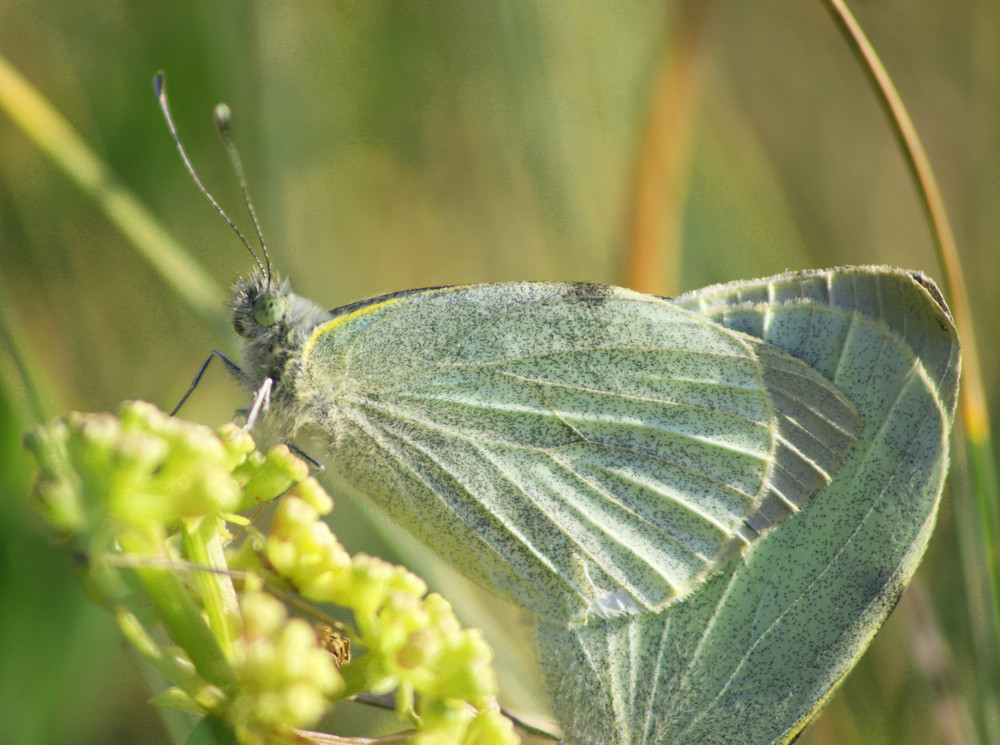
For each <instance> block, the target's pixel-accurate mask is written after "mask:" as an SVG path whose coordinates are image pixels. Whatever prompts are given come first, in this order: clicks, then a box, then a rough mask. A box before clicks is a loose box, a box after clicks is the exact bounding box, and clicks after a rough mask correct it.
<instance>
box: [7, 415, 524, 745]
mask: <svg viewBox="0 0 1000 745" xmlns="http://www.w3.org/2000/svg"><path fill="white" fill-rule="evenodd" d="M25 444H26V445H27V447H28V448H29V449H31V450H32V452H33V453H34V454H35V457H36V458H37V460H38V462H39V464H40V466H41V468H40V474H39V476H38V478H37V480H36V485H35V496H36V499H37V502H38V504H39V506H40V508H41V511H42V514H43V515H44V516H45V517H46V519H47V520H48V521H49V522H50V523H51V524H52V525H53V527H54V528H55V529H56V530H58V531H59V532H60V533H62V534H69V535H73V536H76V537H77V538H78V540H79V542H80V543H82V544H83V546H84V550H85V551H86V553H87V555H88V558H89V566H90V568H91V571H90V576H91V581H92V584H93V585H94V590H95V591H96V592H97V593H98V594H100V595H101V596H102V598H103V600H104V602H106V603H108V604H109V605H111V606H113V608H114V611H115V616H116V618H117V619H118V621H119V625H120V626H121V628H122V630H123V632H124V633H125V635H126V637H127V638H128V640H129V641H130V642H131V643H132V644H133V645H134V646H135V648H136V649H137V650H138V651H139V652H140V654H142V655H143V656H144V657H145V658H146V659H147V660H149V661H150V662H151V663H152V664H153V665H155V666H156V667H157V669H159V670H160V671H161V672H162V673H163V674H164V675H165V676H166V677H167V678H168V679H169V680H170V681H171V683H172V684H173V688H171V689H170V690H169V691H167V692H166V693H164V694H161V695H159V696H158V697H157V698H158V700H159V701H160V702H161V703H163V704H164V705H171V706H178V707H181V708H186V709H189V710H192V711H200V712H203V713H206V714H210V715H211V716H212V721H213V722H216V723H223V725H224V726H226V727H228V728H229V729H230V730H231V731H232V732H233V733H234V734H235V735H236V736H237V738H238V739H239V740H240V741H242V742H247V743H260V742H268V741H285V740H289V736H290V733H291V732H292V728H303V727H310V726H312V725H313V724H315V723H316V722H317V721H318V720H319V719H320V717H321V716H322V715H323V714H324V712H325V711H326V709H327V707H328V705H329V703H330V702H331V701H333V700H337V699H341V698H345V697H348V696H351V695H354V694H356V693H359V692H362V691H365V690H370V691H375V692H381V693H385V692H389V691H391V690H395V691H396V699H397V708H398V710H399V711H400V713H402V714H404V715H407V716H409V717H410V719H411V721H412V722H413V723H415V724H416V728H417V729H416V733H415V734H414V735H413V737H412V738H411V740H412V742H414V743H417V744H418V745H512V744H513V743H515V742H516V738H515V737H514V734H513V729H512V726H511V723H510V721H509V720H508V719H507V718H505V717H503V716H502V715H501V714H500V712H499V709H498V708H497V705H496V699H495V694H496V679H495V676H494V673H493V671H492V667H491V662H492V652H491V650H490V649H489V647H488V646H487V645H486V643H485V641H484V640H483V639H482V636H481V635H480V633H479V632H478V631H476V630H466V629H463V628H462V627H461V626H460V624H459V623H458V621H457V619H456V618H455V615H454V612H453V611H452V608H451V606H450V605H449V604H448V603H447V601H445V600H444V598H442V597H440V596H439V595H435V594H430V595H428V594H427V587H426V585H425V583H424V582H423V581H422V580H421V579H420V578H418V577H416V576H415V575H413V574H411V573H410V572H408V571H406V570H405V569H403V568H401V567H398V566H394V565H392V564H389V563H387V562H384V561H382V560H380V559H376V558H373V557H370V556H366V555H363V554H360V555H357V556H353V557H352V556H350V555H349V554H348V553H347V552H346V551H345V550H344V548H343V547H342V546H341V544H340V542H339V541H338V540H337V539H336V537H335V536H334V535H333V533H332V532H331V531H330V529H329V527H328V526H327V525H326V523H324V522H323V520H322V519H321V517H322V515H325V514H327V513H329V512H330V511H331V509H332V507H333V503H332V500H331V499H330V497H329V496H328V495H327V494H326V492H325V491H323V489H322V487H320V486H319V484H318V482H316V481H315V480H314V479H312V478H310V477H309V476H308V468H307V467H306V465H305V464H304V463H303V462H302V461H301V460H299V459H298V458H296V457H295V456H294V455H292V454H291V453H290V452H289V450H288V448H287V447H285V446H278V447H276V448H273V449H272V450H271V451H269V452H268V453H267V455H263V454H261V453H260V452H258V451H257V450H256V449H255V446H254V443H253V440H252V438H251V437H250V436H249V435H248V434H247V433H246V432H244V431H242V430H240V429H238V428H236V427H234V426H231V425H230V426H226V427H223V428H221V429H220V430H219V431H218V433H213V432H212V431H211V430H209V429H207V428H205V427H202V426H200V425H196V424H192V423H190V422H185V421H183V420H179V419H175V418H172V417H169V416H167V415H166V414H164V413H163V412H161V411H159V410H158V409H156V408H155V407H153V406H151V405H150V404H146V403H143V402H131V403H126V404H123V405H122V406H121V407H120V409H119V411H118V414H117V416H112V415H110V414H71V415H69V416H67V417H64V418H62V419H60V420H57V421H55V422H53V423H52V424H50V425H48V426H45V427H39V428H35V429H33V430H32V431H30V432H29V433H28V434H27V435H26V437H25ZM293 486H294V488H292V487H293ZM285 492H288V493H287V495H286V496H285V497H284V498H283V499H282V501H281V503H280V504H279V505H278V507H277V509H276V511H275V514H274V518H273V521H272V527H271V531H270V533H269V534H268V535H266V536H261V535H260V534H259V533H257V532H256V530H255V529H254V528H253V527H252V526H248V527H247V530H246V535H247V536H248V538H249V540H246V541H244V542H243V544H242V545H241V546H240V547H238V548H235V549H234V547H233V546H232V545H230V544H231V535H230V533H229V531H228V530H227V528H226V523H227V522H237V523H240V524H242V525H244V526H247V520H246V519H245V518H242V517H239V516H238V515H236V514H234V513H235V512H238V511H240V510H243V509H247V508H249V507H251V506H253V505H255V504H257V503H259V502H262V501H265V500H268V499H272V498H274V497H276V496H278V495H280V494H283V493H285ZM227 547H228V548H227ZM264 574H266V575H267V577H268V581H269V582H274V583H278V584H280V585H281V586H283V587H286V588H290V589H292V590H293V591H294V592H297V593H298V594H299V595H301V596H302V597H303V598H306V599H308V600H311V601H314V602H322V603H332V604H336V605H339V606H343V607H346V608H349V609H350V610H351V611H352V612H353V614H354V618H355V622H356V626H357V628H356V629H355V630H354V631H349V630H348V629H346V628H342V629H341V631H342V632H346V633H348V636H349V637H350V639H349V640H348V641H353V642H354V643H355V644H357V645H360V646H361V647H362V648H364V650H365V653H364V654H362V655H361V656H360V657H359V658H358V659H355V660H353V661H351V662H349V663H347V664H346V665H345V666H344V667H343V668H342V669H338V664H340V663H343V662H344V661H346V660H347V659H348V657H347V656H342V657H341V658H340V659H335V658H334V657H333V656H331V654H330V653H329V652H328V651H327V650H326V649H325V648H324V647H323V644H322V643H321V642H320V641H319V640H318V639H317V635H316V632H315V631H314V630H313V627H312V626H311V625H310V624H309V623H307V622H306V621H304V620H302V619H300V618H292V617H289V615H288V612H287V609H286V607H285V605H284V604H283V603H281V602H280V601H279V600H277V599H276V597H275V596H274V595H273V592H274V591H275V590H272V594H269V593H268V592H267V591H266V589H265V588H264V587H263V586H262V584H261V580H259V579H256V577H257V576H261V575H264ZM234 576H239V577H240V578H242V579H243V585H244V586H243V590H242V592H241V593H238V592H237V589H236V583H234V579H233V578H234ZM150 609H153V612H154V614H155V615H156V617H157V618H158V620H159V623H161V624H162V626H163V628H164V630H165V631H166V632H167V634H168V636H169V637H170V641H171V643H170V644H169V645H164V644H160V643H158V642H156V641H154V640H155V639H156V638H158V635H157V634H155V633H151V632H150V631H149V630H147V629H146V628H145V625H144V624H145V622H144V621H142V620H140V619H148V618H149V617H150V613H149V611H150ZM348 641H345V642H344V644H347V643H348ZM206 721H208V720H206ZM291 739H294V736H292V738H291Z"/></svg>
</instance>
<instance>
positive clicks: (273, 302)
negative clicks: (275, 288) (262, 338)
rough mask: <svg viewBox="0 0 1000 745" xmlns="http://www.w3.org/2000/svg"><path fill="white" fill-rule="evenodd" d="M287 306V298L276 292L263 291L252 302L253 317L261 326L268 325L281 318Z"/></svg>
mask: <svg viewBox="0 0 1000 745" xmlns="http://www.w3.org/2000/svg"><path fill="white" fill-rule="evenodd" d="M287 308H288V299H287V298H285V297H284V296H282V295H279V294H278V293H276V292H265V293H264V294H263V295H261V296H260V297H259V298H257V299H256V300H254V303H253V319H254V320H255V321H256V322H257V323H259V324H260V325H261V326H264V327H265V328H266V327H270V326H273V325H274V324H276V323H277V322H278V321H280V320H281V317H282V316H283V315H285V310H286V309H287Z"/></svg>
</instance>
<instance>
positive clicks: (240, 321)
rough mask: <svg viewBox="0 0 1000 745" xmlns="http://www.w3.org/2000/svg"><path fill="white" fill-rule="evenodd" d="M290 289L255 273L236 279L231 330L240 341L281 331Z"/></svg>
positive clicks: (286, 313)
mask: <svg viewBox="0 0 1000 745" xmlns="http://www.w3.org/2000/svg"><path fill="white" fill-rule="evenodd" d="M289 295H290V288H289V284H288V282H287V281H284V282H283V281H280V280H277V279H270V278H268V277H267V276H266V275H265V274H264V273H263V272H260V271H256V272H253V273H252V274H250V276H249V277H247V278H243V277H240V278H239V279H238V280H237V281H236V285H235V286H234V287H233V300H232V310H233V317H232V318H233V328H234V329H236V333H237V334H239V335H240V336H241V337H243V338H244V339H248V340H249V339H256V338H258V337H260V336H263V335H267V334H269V333H271V332H273V331H275V330H276V329H279V328H281V327H282V326H283V325H284V322H286V321H287V319H288V310H289V306H290V304H291V303H290V299H289Z"/></svg>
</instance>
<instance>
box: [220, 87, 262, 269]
mask: <svg viewBox="0 0 1000 745" xmlns="http://www.w3.org/2000/svg"><path fill="white" fill-rule="evenodd" d="M212 114H213V116H214V117H215V126H216V127H218V128H219V134H220V135H222V142H223V143H225V145H226V152H228V153H229V160H230V161H231V162H232V164H233V170H234V171H236V179H237V180H238V181H239V184H240V191H241V192H243V201H244V203H246V206H247V212H249V213H250V219H251V220H252V221H253V227H254V229H255V230H256V231H257V240H258V241H260V250H261V253H263V254H264V263H265V264H267V284H268V286H270V284H271V257H270V256H268V255H267V245H266V244H265V243H264V233H263V232H262V231H261V229H260V220H258V219H257V210H255V209H254V208H253V200H252V199H250V189H249V187H248V186H247V179H246V176H245V175H244V173H243V161H242V160H240V153H239V150H237V149H236V143H235V142H233V135H232V133H231V132H230V131H229V124H230V122H232V119H233V112H232V111H230V109H229V106H227V105H226V104H224V103H220V104H218V105H217V106H216V107H215V111H213V112H212ZM254 258H256V257H254ZM258 263H259V262H258Z"/></svg>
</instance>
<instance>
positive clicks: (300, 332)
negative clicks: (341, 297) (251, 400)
mask: <svg viewBox="0 0 1000 745" xmlns="http://www.w3.org/2000/svg"><path fill="white" fill-rule="evenodd" d="M329 319H330V313H329V312H328V311H325V310H323V309H322V308H320V307H319V306H318V305H315V304H314V303H312V302H310V301H309V300H306V299H305V298H303V297H300V296H298V295H295V294H294V293H292V292H291V288H290V285H289V283H288V282H287V281H279V280H277V279H273V280H268V278H267V277H265V276H264V275H263V274H261V273H259V272H254V273H253V274H251V275H250V276H249V277H248V278H246V279H244V278H243V277H240V278H239V279H238V280H237V282H236V284H235V286H234V287H233V300H232V321H233V328H235V329H236V333H238V334H239V335H240V336H241V337H242V338H243V365H242V368H243V375H244V377H243V384H244V385H245V386H246V388H247V389H248V390H249V391H250V392H251V393H253V392H256V391H257V390H258V389H259V388H260V387H261V385H263V383H264V381H265V380H266V379H267V378H270V379H271V381H272V389H271V394H270V398H271V407H270V409H271V411H272V412H275V413H276V414H277V415H278V416H277V417H275V416H273V415H272V416H270V417H268V419H270V420H271V421H270V422H269V425H270V428H272V429H274V430H275V431H276V433H277V434H278V435H280V436H281V437H283V438H291V437H293V436H294V434H295V431H296V430H297V429H298V424H299V422H300V421H301V419H302V417H301V413H300V412H298V408H299V407H300V405H301V404H302V402H303V397H302V396H301V395H300V392H298V391H296V382H297V381H298V379H299V376H300V373H301V367H302V348H303V346H304V345H305V343H306V341H307V340H308V339H309V336H310V334H311V333H312V331H313V329H315V328H316V326H318V325H319V324H321V323H324V322H325V321H327V320H329Z"/></svg>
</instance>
